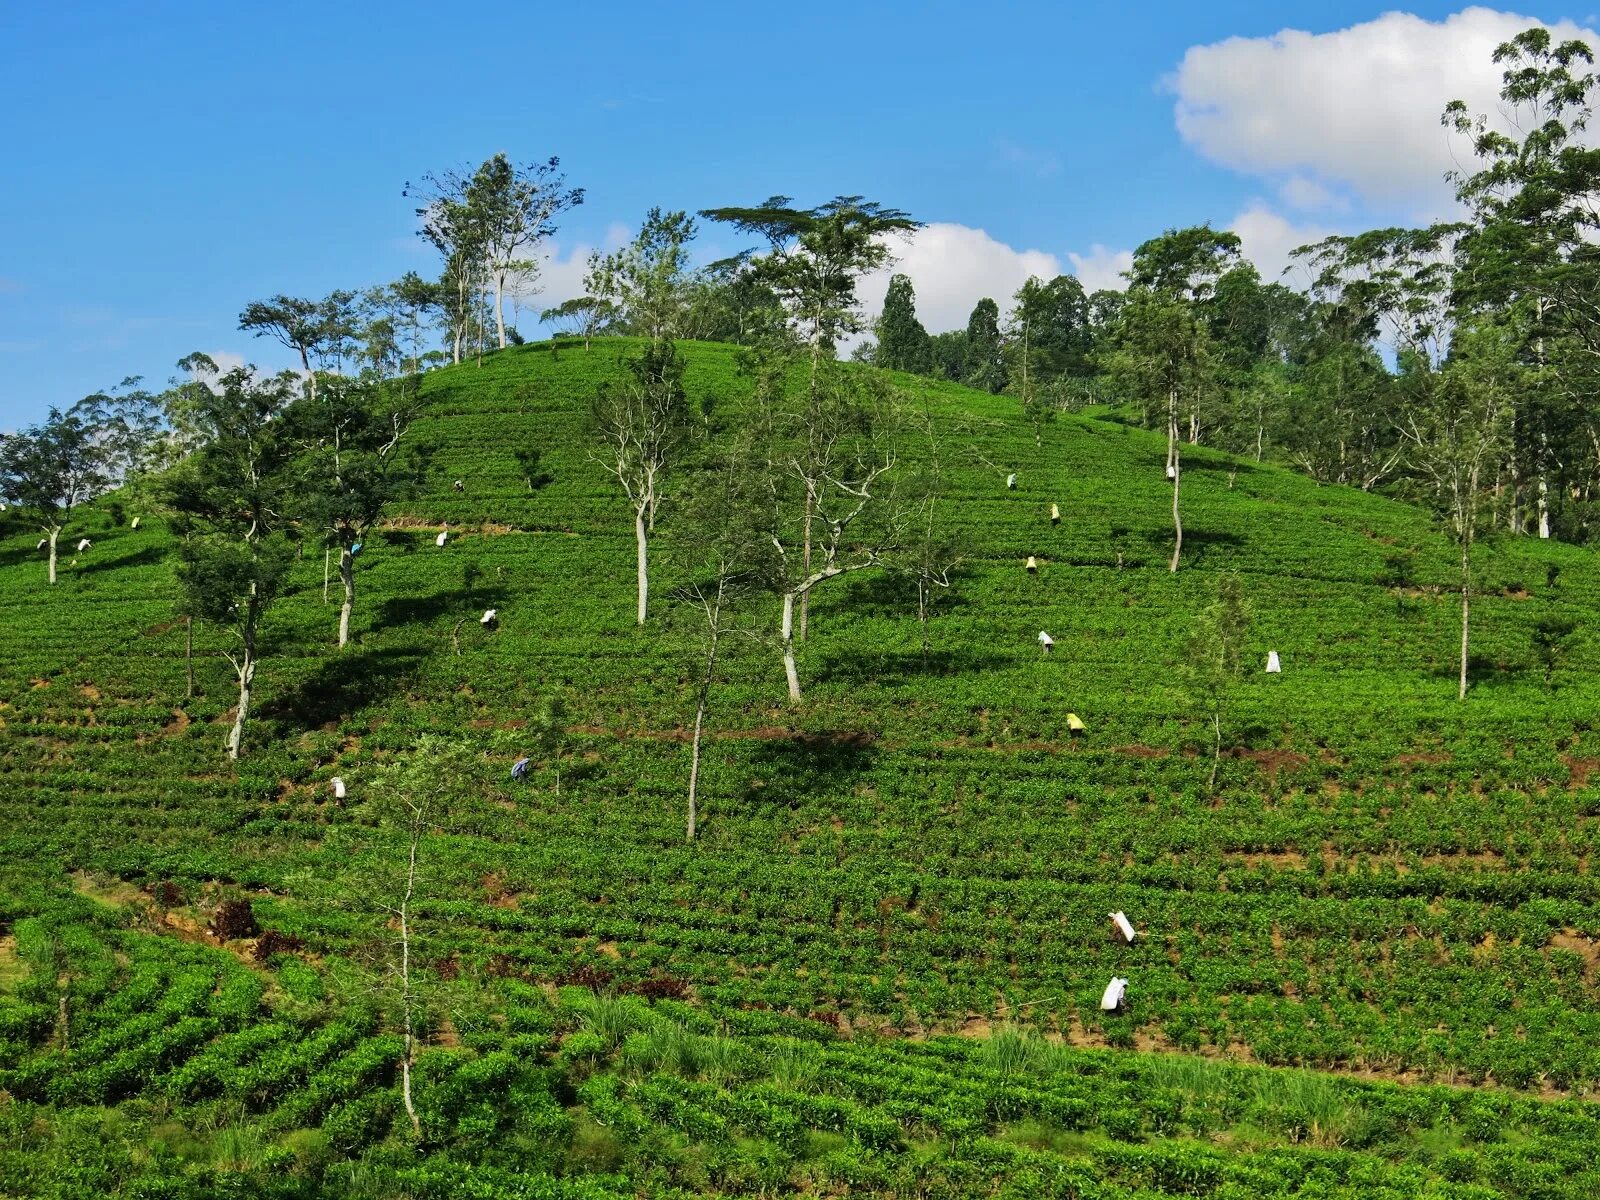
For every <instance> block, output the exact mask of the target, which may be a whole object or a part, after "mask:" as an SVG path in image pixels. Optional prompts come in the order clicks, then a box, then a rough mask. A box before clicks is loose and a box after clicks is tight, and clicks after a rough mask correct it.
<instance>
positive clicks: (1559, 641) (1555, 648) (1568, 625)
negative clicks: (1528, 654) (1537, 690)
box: [1533, 613, 1578, 687]
mask: <svg viewBox="0 0 1600 1200" xmlns="http://www.w3.org/2000/svg"><path fill="white" fill-rule="evenodd" d="M1577 631H1578V622H1577V621H1575V620H1573V618H1571V617H1568V616H1563V615H1562V614H1560V613H1546V614H1545V615H1544V616H1542V617H1540V618H1539V619H1538V620H1537V621H1535V622H1534V623H1533V649H1534V653H1535V654H1537V655H1538V657H1539V664H1540V665H1541V666H1542V667H1544V684H1545V686H1546V687H1549V686H1550V680H1551V678H1552V676H1554V674H1555V670H1556V668H1557V667H1558V666H1560V665H1561V662H1562V660H1563V659H1565V658H1566V656H1567V643H1568V641H1569V640H1570V639H1571V637H1572V635H1573V634H1574V633H1576V632H1577Z"/></svg>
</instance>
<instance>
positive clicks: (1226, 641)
mask: <svg viewBox="0 0 1600 1200" xmlns="http://www.w3.org/2000/svg"><path fill="white" fill-rule="evenodd" d="M1249 630H1250V606H1249V605H1248V604H1247V603H1246V602H1245V599H1244V591H1243V588H1242V587H1241V585H1240V583H1239V577H1238V576H1237V575H1235V574H1234V573H1233V572H1231V571H1230V572H1227V573H1225V574H1223V575H1221V576H1219V577H1218V578H1217V594H1216V598H1215V599H1213V600H1212V602H1211V603H1210V604H1209V605H1207V606H1206V608H1205V609H1204V610H1203V611H1202V612H1201V613H1200V616H1199V618H1198V619H1197V620H1196V621H1195V624H1194V629H1193V631H1192V632H1191V634H1190V636H1189V644H1188V653H1187V656H1186V658H1185V660H1184V674H1185V677H1186V679H1187V682H1188V686H1189V692H1190V696H1191V699H1192V700H1194V701H1195V702H1197V703H1198V704H1199V705H1200V706H1201V708H1202V709H1203V711H1204V713H1205V715H1206V718H1207V721H1208V724H1210V726H1211V735H1212V743H1211V751H1212V752H1211V776H1210V779H1209V780H1208V781H1207V783H1206V791H1207V792H1208V793H1209V794H1215V793H1216V790H1217V768H1218V766H1219V765H1220V764H1221V762H1222V722H1223V718H1224V716H1225V714H1226V712H1227V709H1228V704H1229V700H1230V698H1231V694H1232V691H1233V688H1234V686H1235V685H1236V684H1237V682H1238V679H1239V673H1240V666H1241V663H1242V661H1243V651H1244V639H1245V637H1246V635H1247V634H1248V633H1249Z"/></svg>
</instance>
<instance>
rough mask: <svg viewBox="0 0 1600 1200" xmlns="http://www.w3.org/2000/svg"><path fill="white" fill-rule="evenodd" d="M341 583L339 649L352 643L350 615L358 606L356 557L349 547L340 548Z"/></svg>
mask: <svg viewBox="0 0 1600 1200" xmlns="http://www.w3.org/2000/svg"><path fill="white" fill-rule="evenodd" d="M339 582H341V583H342V584H344V603H343V604H342V605H340V606H339V648H340V649H343V648H344V647H345V646H346V645H347V644H348V643H349V641H350V613H351V610H352V609H354V608H355V606H356V556H355V555H354V554H352V553H350V547H349V546H340V547H339Z"/></svg>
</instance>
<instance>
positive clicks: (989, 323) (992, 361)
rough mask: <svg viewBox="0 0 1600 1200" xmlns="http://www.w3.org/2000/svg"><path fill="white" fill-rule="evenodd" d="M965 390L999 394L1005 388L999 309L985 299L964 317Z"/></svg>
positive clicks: (1003, 348)
mask: <svg viewBox="0 0 1600 1200" xmlns="http://www.w3.org/2000/svg"><path fill="white" fill-rule="evenodd" d="M965 366H966V370H967V373H966V378H965V380H964V382H965V383H966V384H967V386H968V387H975V388H978V389H979V390H980V391H985V392H991V393H993V394H995V395H999V394H1000V393H1001V392H1003V391H1005V389H1006V360H1005V346H1004V343H1003V342H1002V341H1001V340H1000V306H999V305H998V304H996V303H995V302H994V301H993V300H991V299H989V298H988V297H987V296H985V297H984V298H983V299H982V300H979V301H978V303H977V304H975V305H973V308H972V315H971V316H970V317H968V318H967V342H966V363H965Z"/></svg>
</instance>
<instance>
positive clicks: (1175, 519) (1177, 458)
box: [1167, 392, 1183, 572]
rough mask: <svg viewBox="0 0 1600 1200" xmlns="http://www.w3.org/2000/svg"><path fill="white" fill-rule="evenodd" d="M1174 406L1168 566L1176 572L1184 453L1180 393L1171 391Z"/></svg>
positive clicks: (1169, 435)
mask: <svg viewBox="0 0 1600 1200" xmlns="http://www.w3.org/2000/svg"><path fill="white" fill-rule="evenodd" d="M1171 404H1172V407H1171V408H1170V409H1169V410H1168V423H1167V456H1168V457H1167V472H1168V474H1170V475H1171V476H1172V534H1173V541H1172V563H1171V565H1170V566H1169V567H1168V568H1167V569H1168V570H1169V571H1173V572H1176V571H1177V569H1178V560H1179V557H1180V556H1181V555H1182V554H1183V515H1182V513H1180V512H1179V510H1178V484H1179V481H1180V480H1181V479H1182V477H1183V454H1182V451H1181V450H1179V448H1178V393H1177V392H1172V393H1171Z"/></svg>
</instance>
